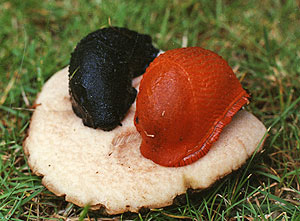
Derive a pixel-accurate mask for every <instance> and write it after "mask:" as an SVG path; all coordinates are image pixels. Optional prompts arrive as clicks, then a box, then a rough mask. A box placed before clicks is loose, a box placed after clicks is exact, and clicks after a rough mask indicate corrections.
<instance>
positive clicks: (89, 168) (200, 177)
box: [23, 68, 266, 214]
mask: <svg viewBox="0 0 300 221" xmlns="http://www.w3.org/2000/svg"><path fill="white" fill-rule="evenodd" d="M140 79H141V77H139V78H136V79H134V80H133V85H134V86H135V88H136V89H137V90H138V85H139V80H140ZM36 104H40V105H38V106H37V107H36V109H35V111H34V113H33V115H32V118H31V123H30V127H29V130H28V136H27V138H26V140H25V141H24V143H23V148H24V152H25V154H26V156H27V157H28V164H29V166H30V168H31V170H32V171H33V173H35V174H36V175H39V176H42V177H43V178H42V183H43V184H44V185H45V186H46V187H47V188H48V189H49V190H50V191H52V192H53V193H55V194H56V195H58V196H64V197H65V199H66V200H67V201H69V202H72V203H75V204H76V205H78V206H82V207H83V206H85V205H90V208H91V209H93V210H94V209H100V208H102V209H103V210H102V211H105V212H106V213H108V214H118V213H123V212H126V211H131V212H138V211H139V210H140V209H141V208H159V207H164V206H168V205H171V204H172V203H173V200H174V198H175V197H176V196H177V195H180V194H184V193H185V192H186V190H187V189H188V188H192V189H205V188H208V187H209V186H211V185H212V184H213V183H214V182H215V181H216V180H218V179H220V178H221V177H224V176H225V175H227V174H229V173H230V172H232V171H233V170H236V169H238V168H239V167H240V166H242V165H243V164H244V163H245V162H246V160H247V159H248V158H249V157H250V156H251V155H252V154H253V153H254V152H255V150H260V148H261V145H262V143H263V142H262V141H263V140H264V134H265V132H266V128H265V127H264V125H263V124H262V123H261V122H260V121H259V120H258V119H257V118H256V117H255V116H253V115H252V114H251V113H249V112H247V111H239V112H238V113H237V114H236V115H235V116H234V117H233V118H232V122H231V123H230V124H228V125H227V126H226V127H225V128H224V129H223V131H222V133H221V134H220V137H219V139H218V140H217V141H216V142H214V143H213V145H212V146H211V148H210V151H209V152H208V153H207V154H206V155H205V156H204V157H202V158H200V159H199V160H197V161H196V162H194V163H192V164H189V165H186V166H183V167H164V166H160V165H158V164H156V163H154V162H153V161H151V160H149V159H147V158H145V157H143V156H142V155H141V153H140V150H139V146H140V145H141V142H142V137H141V136H140V134H139V133H138V132H137V130H136V128H135V126H134V114H135V103H134V104H133V105H132V106H131V107H130V109H129V111H128V113H127V114H126V117H125V118H124V119H123V120H122V122H121V123H122V125H123V126H122V127H117V128H115V129H114V130H112V131H109V132H106V131H103V130H98V129H97V130H95V129H93V128H90V127H86V126H84V125H83V124H82V120H81V118H79V117H78V116H76V115H75V114H74V112H73V110H72V104H71V102H70V95H69V92H68V68H65V69H63V70H61V71H59V72H58V73H56V74H54V75H53V76H52V77H51V78H50V79H49V80H48V81H47V82H46V83H45V85H44V87H43V89H42V91H41V93H40V94H39V96H38V98H37V100H36ZM162 114H163V112H162ZM164 114H165V115H167V114H168V113H167V112H165V113H164ZM150 135H151V134H150Z"/></svg>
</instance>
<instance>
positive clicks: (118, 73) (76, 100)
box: [69, 27, 158, 131]
mask: <svg viewBox="0 0 300 221" xmlns="http://www.w3.org/2000/svg"><path fill="white" fill-rule="evenodd" d="M157 54H158V50H157V49H156V48H154V47H153V46H152V40H151V37H150V36H148V35H142V34H139V33H137V32H135V31H130V30H128V29H126V28H117V27H110V28H104V29H100V30H97V31H95V32H92V33H90V34H88V35H87V36H86V37H85V38H83V39H82V40H81V41H80V42H79V43H78V45H77V46H76V48H75V50H74V52H73V53H72V54H71V61H70V67H69V91H70V95H71V101H72V107H73V110H74V112H75V113H76V114H77V115H78V116H79V117H81V118H82V120H83V123H84V125H86V126H89V127H93V128H100V129H103V130H106V131H109V130H112V129H114V128H115V127H117V126H118V125H120V122H121V120H122V119H123V118H124V116H125V114H126V113H127V111H128V109H129V108H130V106H131V104H132V103H133V102H134V100H135V97H136V93H137V92H136V90H135V89H134V88H133V87H132V85H131V81H132V78H134V77H137V76H139V75H141V74H143V73H144V72H145V69H146V67H147V66H148V65H149V63H150V62H151V61H153V59H154V58H155V57H156V56H157Z"/></svg>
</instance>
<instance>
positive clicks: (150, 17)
mask: <svg viewBox="0 0 300 221" xmlns="http://www.w3.org/2000/svg"><path fill="white" fill-rule="evenodd" d="M110 24H111V25H115V26H124V27H128V28H130V29H133V30H136V31H139V32H142V33H147V34H150V35H151V36H152V38H153V41H154V42H155V44H156V46H157V47H159V48H161V49H162V50H167V49H172V48H178V47H182V46H201V47H204V48H207V49H210V50H213V51H215V52H217V53H219V54H220V55H222V56H223V57H224V58H225V59H226V60H228V62H229V64H230V65H231V66H232V67H233V69H234V70H235V72H236V74H237V76H238V77H239V79H241V81H242V84H243V86H244V87H245V88H246V89H247V90H248V91H250V92H251V95H252V102H251V103H250V105H248V107H247V109H248V110H249V111H251V112H252V113H254V114H255V115H256V116H257V117H258V118H259V119H260V120H262V121H263V122H264V124H265V125H266V126H267V127H268V128H269V136H268V138H267V140H266V142H265V144H264V148H263V152H262V153H258V154H256V156H255V157H254V158H253V159H251V160H249V161H248V162H247V164H246V165H244V166H243V167H242V168H241V169H239V170H237V171H235V172H233V173H232V174H230V175H228V176H226V177H225V178H223V179H222V180H220V181H218V182H217V183H216V184H215V185H214V186H213V187H212V188H210V189H208V190H205V191H201V192H197V191H196V192H193V193H191V192H192V191H188V193H187V194H186V195H185V196H182V197H179V198H178V199H176V202H175V204H174V205H173V206H170V207H167V208H159V209H153V210H150V211H144V212H141V213H140V214H128V213H126V214H121V215H117V216H113V217H106V216H104V215H101V214H99V213H97V212H91V211H88V208H78V207H77V206H75V205H73V204H71V203H67V202H65V201H64V199H63V198H60V197H56V196H55V195H53V194H52V193H51V192H49V191H48V190H47V189H45V188H44V187H43V186H42V184H41V179H40V178H39V177H37V176H35V175H33V174H32V172H31V171H30V169H29V168H28V166H27V163H26V158H24V153H23V150H22V141H23V139H24V137H25V136H26V129H27V128H28V125H29V120H30V116H31V114H32V105H33V104H34V100H35V98H36V95H37V93H38V92H39V91H40V90H41V87H42V86H43V84H44V82H45V81H46V80H47V79H48V78H49V77H50V76H51V75H52V74H53V73H55V72H56V71H58V70H60V69H61V68H63V67H65V66H66V65H68V62H69V59H70V53H71V51H72V50H73V48H74V46H75V45H76V43H77V42H78V41H79V40H80V39H81V38H82V37H84V36H85V35H86V34H88V33H89V32H91V31H94V30H96V29H98V28H101V27H105V26H108V25H110ZM0 26H1V29H0V61H1V63H0V73H1V74H0V117H1V118H0V220H44V219H45V220H46V219H51V220H66V219H67V218H69V219H71V220H84V219H87V220H89V219H100V218H106V219H107V220H110V219H113V218H117V219H135V220H174V219H186V220H262V219H265V220H266V219H268V220H300V29H299V27H300V2H299V1H294V0H285V1H284V0H281V1H280V0H274V1H258V0H257V1H254V0H246V1H242V0H237V1H225V0H215V1H209V0H202V1H196V0H186V1H179V0H177V1H159V0H153V1H151V2H150V1H137V0H136V1H133V0H128V1H120V0H116V1H112V0H106V1H104V0H102V1H101V0H94V1H89V2H88V3H86V1H83V0H76V1H71V0H65V1H62V0H61V1H35V0H26V1H18V0H11V1H4V0H0Z"/></svg>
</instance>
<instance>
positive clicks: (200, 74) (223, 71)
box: [135, 47, 249, 167]
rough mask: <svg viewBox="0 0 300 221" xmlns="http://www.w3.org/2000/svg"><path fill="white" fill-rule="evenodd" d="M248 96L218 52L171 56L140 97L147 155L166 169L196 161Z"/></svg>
mask: <svg viewBox="0 0 300 221" xmlns="http://www.w3.org/2000/svg"><path fill="white" fill-rule="evenodd" d="M248 98H249V95H248V94H247V92H246V91H245V90H244V89H243V88H242V86H241V84H240V82H239V81H238V79H237V78H236V76H235V74H234V73H233V71H232V69H231V68H230V66H229V65H228V64H227V62H226V61H225V60H224V59H223V58H221V57H220V56H219V55H217V54H216V53H214V52H212V51H209V50H205V49H203V48H200V47H189V48H180V49H174V50H169V51H167V52H165V53H164V54H162V55H160V56H158V57H157V58H155V60H154V61H153V62H152V63H151V64H150V66H149V68H147V70H146V73H145V74H144V75H143V79H142V81H141V85H140V91H139V94H138V96H137V104H136V105H137V109H136V114H135V126H136V128H137V130H138V131H139V133H140V134H141V136H142V138H143V141H142V144H141V147H140V149H141V153H142V155H143V156H144V157H146V158H148V159H151V160H153V161H154V162H155V163H158V164H159V165H162V166H176V167H177V166H184V165H187V164H191V163H193V162H195V161H196V160H198V159H199V158H200V157H203V156H204V155H205V154H206V153H207V152H208V151H209V149H210V148H211V146H212V144H213V143H214V142H215V141H216V140H217V139H218V137H219V136H220V133H221V132H222V130H223V128H224V127H225V126H226V125H227V124H229V123H230V121H231V119H232V117H233V116H234V115H235V114H236V113H237V112H238V110H239V109H240V108H241V107H242V106H243V105H245V104H246V103H248V102H249V101H248Z"/></svg>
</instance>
